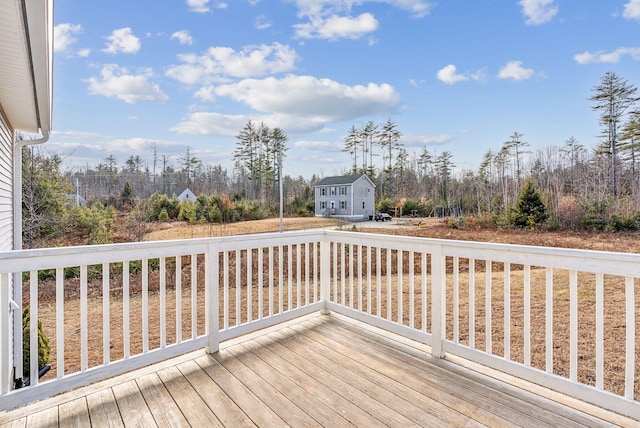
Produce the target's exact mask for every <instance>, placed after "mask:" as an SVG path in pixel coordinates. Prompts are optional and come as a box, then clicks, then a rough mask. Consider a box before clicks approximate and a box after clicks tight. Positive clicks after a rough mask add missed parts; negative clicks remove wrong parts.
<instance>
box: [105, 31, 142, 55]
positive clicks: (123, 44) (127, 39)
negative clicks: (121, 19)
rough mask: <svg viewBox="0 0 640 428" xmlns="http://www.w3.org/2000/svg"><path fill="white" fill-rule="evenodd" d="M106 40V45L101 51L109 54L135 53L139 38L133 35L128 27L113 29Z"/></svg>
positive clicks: (138, 45) (138, 46)
mask: <svg viewBox="0 0 640 428" xmlns="http://www.w3.org/2000/svg"><path fill="white" fill-rule="evenodd" d="M107 40H108V43H107V47H106V48H104V49H103V51H104V52H107V53H110V54H117V53H120V52H122V53H136V52H138V51H139V50H140V39H139V38H137V37H136V36H134V35H133V33H132V32H131V28H129V27H126V28H119V29H117V30H113V32H112V33H111V35H110V36H109V37H107Z"/></svg>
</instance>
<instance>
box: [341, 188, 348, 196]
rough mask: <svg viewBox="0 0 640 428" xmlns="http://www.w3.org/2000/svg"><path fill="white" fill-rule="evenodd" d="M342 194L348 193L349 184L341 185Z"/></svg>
mask: <svg viewBox="0 0 640 428" xmlns="http://www.w3.org/2000/svg"><path fill="white" fill-rule="evenodd" d="M340 194H341V195H346V194H347V186H342V187H340Z"/></svg>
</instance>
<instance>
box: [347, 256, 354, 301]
mask: <svg viewBox="0 0 640 428" xmlns="http://www.w3.org/2000/svg"><path fill="white" fill-rule="evenodd" d="M348 245H349V307H350V308H351V309H353V307H354V305H353V281H354V278H353V277H354V272H353V253H354V251H355V246H354V245H353V244H348Z"/></svg>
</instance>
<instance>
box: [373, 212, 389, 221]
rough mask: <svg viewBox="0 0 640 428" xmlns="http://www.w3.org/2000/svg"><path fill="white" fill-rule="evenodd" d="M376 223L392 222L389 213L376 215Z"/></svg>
mask: <svg viewBox="0 0 640 428" xmlns="http://www.w3.org/2000/svg"><path fill="white" fill-rule="evenodd" d="M375 220H376V221H391V216H390V215H389V214H387V213H376V216H375Z"/></svg>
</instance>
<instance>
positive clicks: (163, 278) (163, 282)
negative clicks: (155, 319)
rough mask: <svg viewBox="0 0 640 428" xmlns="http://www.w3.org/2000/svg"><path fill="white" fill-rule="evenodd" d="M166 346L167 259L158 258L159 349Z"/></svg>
mask: <svg viewBox="0 0 640 428" xmlns="http://www.w3.org/2000/svg"><path fill="white" fill-rule="evenodd" d="M166 346H167V259H166V258H165V257H160V348H164V347H166Z"/></svg>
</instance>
